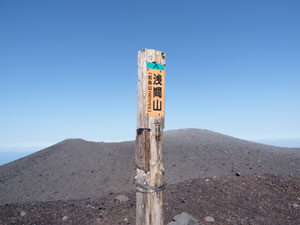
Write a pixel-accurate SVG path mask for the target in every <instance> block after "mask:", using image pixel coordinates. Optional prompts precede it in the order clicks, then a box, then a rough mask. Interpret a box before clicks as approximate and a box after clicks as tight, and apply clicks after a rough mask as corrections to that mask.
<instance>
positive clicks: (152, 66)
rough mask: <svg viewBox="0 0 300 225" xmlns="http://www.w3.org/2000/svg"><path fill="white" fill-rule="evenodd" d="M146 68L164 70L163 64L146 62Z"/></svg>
mask: <svg viewBox="0 0 300 225" xmlns="http://www.w3.org/2000/svg"><path fill="white" fill-rule="evenodd" d="M147 69H155V70H165V65H163V64H158V63H151V62H147Z"/></svg>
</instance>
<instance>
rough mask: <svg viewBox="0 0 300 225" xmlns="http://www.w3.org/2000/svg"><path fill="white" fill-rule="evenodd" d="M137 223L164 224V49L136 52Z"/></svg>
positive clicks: (148, 224) (138, 224) (145, 224)
mask: <svg viewBox="0 0 300 225" xmlns="http://www.w3.org/2000/svg"><path fill="white" fill-rule="evenodd" d="M137 94H138V105H137V108H138V112H137V133H136V170H137V171H136V172H137V175H136V179H135V181H136V225H163V219H164V217H163V200H162V191H163V189H164V186H165V183H164V167H163V162H162V137H163V129H164V122H165V117H164V116H165V53H164V52H160V51H157V50H153V49H143V50H140V51H139V52H138V91H137Z"/></svg>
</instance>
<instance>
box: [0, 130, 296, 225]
mask: <svg viewBox="0 0 300 225" xmlns="http://www.w3.org/2000/svg"><path fill="white" fill-rule="evenodd" d="M134 157H135V142H134V141H128V142H120V143H103V142H88V141H84V140H81V139H68V140H65V141H62V142H60V143H58V144H55V145H53V146H50V147H49V148H46V149H44V150H41V151H39V152H37V153H34V154H32V155H29V156H27V157H25V158H22V159H19V160H16V161H14V162H11V163H8V164H6V165H3V166H0V205H1V204H2V205H3V204H7V203H22V202H33V201H55V200H75V199H84V198H93V199H97V198H101V197H103V196H107V195H109V194H110V193H120V192H130V191H132V190H134V188H135V186H134V184H133V178H134V176H135V173H136V172H135V161H134ZM163 160H164V166H165V179H166V182H167V183H168V184H175V183H178V182H182V181H185V180H190V179H195V178H206V177H208V178H216V177H221V176H228V175H229V176H235V175H236V174H240V175H245V174H273V175H283V176H292V177H300V149H292V148H279V147H273V146H268V145H263V144H258V143H253V142H249V141H244V140H240V139H237V138H233V137H229V136H226V135H222V134H219V133H215V132H212V131H208V130H199V129H183V130H173V131H167V132H165V133H164V142H163ZM299 224H300V223H299Z"/></svg>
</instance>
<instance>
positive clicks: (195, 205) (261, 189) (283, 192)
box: [0, 175, 300, 225]
mask: <svg viewBox="0 0 300 225" xmlns="http://www.w3.org/2000/svg"><path fill="white" fill-rule="evenodd" d="M119 194H120V193H119ZM125 194H126V195H127V196H128V197H129V201H127V202H123V203H120V202H117V201H116V200H115V198H116V196H117V195H118V194H116V193H111V194H110V195H108V196H106V197H103V198H98V199H84V200H69V201H47V202H32V203H19V204H6V205H0V224H3V225H4V224H32V225H33V224H36V225H37V224H39V225H40V224H89V225H93V224H103V225H104V224H105V225H117V224H135V192H133V191H132V192H129V193H125ZM22 211H23V212H22ZM21 212H22V214H23V216H21ZM164 212H165V224H167V223H168V222H170V221H172V218H173V216H175V215H176V214H179V213H181V212H187V213H189V214H191V215H192V216H194V217H195V218H196V219H197V220H198V221H199V224H222V225H224V224H234V225H236V224H255V225H258V224H263V225H268V224H270V225H276V224H278V225H289V224H291V225H292V224H294V225H299V224H300V179H299V178H294V177H283V176H275V175H241V176H236V177H232V176H227V177H223V178H217V179H211V178H209V179H193V180H188V181H184V182H182V183H178V184H174V185H169V186H167V188H166V190H165V191H164ZM25 213H26V215H24V214H25ZM206 216H211V217H213V218H214V219H215V221H214V222H206V221H205V219H204V218H205V217H206Z"/></svg>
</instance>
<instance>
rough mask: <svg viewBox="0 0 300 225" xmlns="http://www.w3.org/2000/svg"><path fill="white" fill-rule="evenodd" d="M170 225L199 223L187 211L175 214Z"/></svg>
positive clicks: (195, 224)
mask: <svg viewBox="0 0 300 225" xmlns="http://www.w3.org/2000/svg"><path fill="white" fill-rule="evenodd" d="M168 225H199V223H198V221H197V220H196V219H195V218H194V217H192V216H191V215H189V214H188V213H186V212H183V213H181V214H178V215H176V216H174V219H173V221H172V222H170V223H168Z"/></svg>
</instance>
